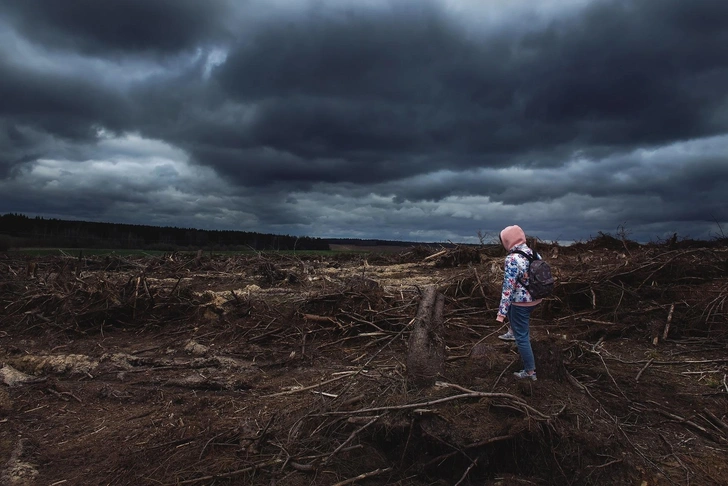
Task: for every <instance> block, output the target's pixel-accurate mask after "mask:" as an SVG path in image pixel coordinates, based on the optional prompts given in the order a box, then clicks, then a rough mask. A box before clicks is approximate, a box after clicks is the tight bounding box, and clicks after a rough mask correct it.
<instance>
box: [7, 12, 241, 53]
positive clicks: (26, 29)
mask: <svg viewBox="0 0 728 486" xmlns="http://www.w3.org/2000/svg"><path fill="white" fill-rule="evenodd" d="M227 7H228V2H227V1H226V0H206V1H198V0H116V1H114V0H111V1H96V0H70V1H46V0H22V1H15V0H2V1H0V9H1V11H2V12H3V13H4V14H5V15H7V16H8V17H9V18H10V20H11V22H13V23H14V25H15V26H16V27H17V28H18V30H19V31H20V32H21V33H22V34H23V35H25V36H26V37H28V38H32V39H34V41H36V42H40V43H42V44H44V45H47V46H48V47H52V48H64V49H72V50H78V51H80V52H84V53H90V54H94V55H108V54H109V53H111V54H120V53H122V54H123V53H150V54H151V53H162V54H169V53H176V52H177V51H180V50H185V49H195V48H197V47H198V46H199V44H200V43H201V42H202V43H205V42H207V41H209V40H211V39H214V38H221V37H223V35H222V32H220V30H221V27H222V26H223V23H222V20H223V19H224V18H225V17H224V15H225V9H226V8H227Z"/></svg>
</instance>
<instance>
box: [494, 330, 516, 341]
mask: <svg viewBox="0 0 728 486" xmlns="http://www.w3.org/2000/svg"><path fill="white" fill-rule="evenodd" d="M498 339H500V340H501V341H515V340H516V337H515V336H514V335H513V332H512V331H511V330H508V332H507V333H505V334H501V335H500V336H498Z"/></svg>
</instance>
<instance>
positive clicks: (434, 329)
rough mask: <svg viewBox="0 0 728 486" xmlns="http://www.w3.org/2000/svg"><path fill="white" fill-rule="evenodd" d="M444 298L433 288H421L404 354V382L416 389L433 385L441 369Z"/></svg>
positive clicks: (443, 366) (443, 339)
mask: <svg viewBox="0 0 728 486" xmlns="http://www.w3.org/2000/svg"><path fill="white" fill-rule="evenodd" d="M444 306H445V296H444V295H443V294H442V293H440V292H438V291H437V288H436V287H435V286H434V285H430V286H427V287H425V290H424V291H423V293H422V299H421V300H420V305H419V307H418V309H417V315H416V317H415V322H414V328H413V330H412V333H411V334H410V338H409V345H408V351H407V380H408V382H410V383H411V384H413V385H414V386H416V387H428V386H432V385H434V384H435V380H436V379H437V376H438V375H440V374H442V372H443V371H444V368H445V338H444V334H445V325H444V321H443V318H442V312H443V308H444Z"/></svg>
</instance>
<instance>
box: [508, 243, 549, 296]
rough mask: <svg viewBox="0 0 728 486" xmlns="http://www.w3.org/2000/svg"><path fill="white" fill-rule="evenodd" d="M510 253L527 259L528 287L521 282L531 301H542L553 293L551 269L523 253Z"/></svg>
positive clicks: (539, 260) (546, 264)
mask: <svg viewBox="0 0 728 486" xmlns="http://www.w3.org/2000/svg"><path fill="white" fill-rule="evenodd" d="M511 253H519V254H521V255H523V256H525V257H526V258H528V285H526V284H524V283H523V282H521V280H520V279H519V280H518V281H519V283H520V284H521V285H523V286H524V287H525V288H526V290H528V293H529V294H531V298H532V299H543V298H544V297H548V296H549V295H551V294H552V293H553V291H554V277H553V275H551V267H550V266H549V264H548V263H546V262H545V261H543V260H542V259H541V258H540V257H539V258H536V257H533V256H531V255H529V254H528V253H526V252H525V251H521V250H513V251H512V252H511Z"/></svg>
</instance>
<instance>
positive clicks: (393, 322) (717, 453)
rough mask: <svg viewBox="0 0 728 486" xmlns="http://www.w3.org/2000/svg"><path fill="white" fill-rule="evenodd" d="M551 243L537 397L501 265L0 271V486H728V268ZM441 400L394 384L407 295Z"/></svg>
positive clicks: (19, 265) (689, 248)
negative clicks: (551, 290)
mask: <svg viewBox="0 0 728 486" xmlns="http://www.w3.org/2000/svg"><path fill="white" fill-rule="evenodd" d="M672 243H673V244H672V245H669V244H665V245H650V246H639V245H632V244H627V242H622V241H618V240H614V239H610V238H607V237H600V238H598V239H596V240H593V241H590V242H588V243H584V244H578V245H574V246H572V247H568V248H567V247H558V246H551V245H543V244H542V245H541V247H540V248H539V250H540V251H541V253H542V254H543V255H544V256H545V257H546V258H547V260H548V261H549V262H550V263H551V264H552V267H553V268H554V272H555V274H556V275H557V278H558V285H557V288H556V291H555V294H554V295H553V296H552V297H550V298H548V299H547V300H546V301H545V302H544V303H543V304H542V305H541V306H539V308H538V309H537V310H536V311H535V312H534V315H533V319H532V342H533V347H534V352H535V355H536V363H537V368H538V381H536V382H530V381H529V382H522V381H518V380H516V379H515V378H514V377H513V376H512V372H513V371H517V370H519V369H520V360H519V357H518V353H517V350H516V348H515V345H514V344H512V343H508V342H502V341H500V340H498V338H497V335H498V334H499V333H501V332H503V330H504V329H503V328H502V327H500V325H499V324H498V323H497V322H496V321H495V316H496V309H497V305H498V299H499V295H500V290H499V287H500V281H501V277H502V270H501V265H502V259H503V253H502V252H501V251H499V249H497V248H491V247H483V248H481V249H475V250H474V249H473V248H455V249H449V250H447V251H445V252H440V253H441V254H440V255H439V256H437V257H436V258H428V257H431V255H432V254H434V253H436V251H435V249H432V248H428V249H423V248H409V249H405V250H403V251H400V252H396V253H392V252H390V253H381V254H379V253H371V254H365V255H362V254H357V255H348V256H347V255H341V256H332V257H327V258H324V257H320V256H319V257H306V256H300V257H295V256H282V255H274V254H257V255H252V256H244V257H243V256H240V257H227V256H226V257H222V256H215V255H210V254H207V253H205V254H198V255H197V256H196V257H195V256H184V255H179V254H168V255H165V256H164V257H159V258H152V257H148V258H142V257H139V258H115V257H106V258H102V257H94V258H83V257H71V256H64V255H62V256H57V257H43V258H36V259H32V260H31V259H27V258H25V257H21V256H17V255H14V254H12V253H9V254H0V322H1V324H0V381H2V383H0V483H2V484H8V485H61V484H63V485H95V484H98V485H101V484H104V485H147V484H148V485H160V484H162V485H167V484H169V485H181V484H199V485H212V484H216V485H224V484H251V485H279V486H284V485H291V486H293V485H296V486H298V485H334V484H337V485H342V486H343V485H345V484H359V485H385V484H387V485H392V484H397V485H417V486H419V485H436V484H437V485H439V484H441V485H474V484H478V485H511V484H529V485H547V484H559V485H582V484H631V485H640V486H647V485H663V484H664V485H668V484H677V485H689V484H694V485H722V484H728V479H727V478H728V461H726V459H727V458H728V453H727V452H728V384H727V383H726V375H727V374H728V352H727V351H728V326H727V323H726V308H725V303H726V298H727V297H728V277H727V275H728V250H727V249H726V247H725V245H724V244H723V245H715V244H712V245H710V244H707V243H706V244H702V243H695V242H693V243H691V244H684V245H682V246H680V245H675V244H674V243H675V242H672ZM427 285H436V286H437V287H438V290H439V291H440V292H442V293H443V294H444V295H445V297H446V300H445V308H444V319H445V333H446V335H445V341H446V358H445V367H444V370H443V372H442V376H440V377H438V378H439V379H438V381H437V382H436V384H435V386H432V387H426V388H417V387H415V386H414V385H413V384H412V383H409V382H408V379H407V369H406V362H407V342H408V337H409V334H410V332H411V329H412V320H413V318H414V316H415V315H416V313H417V308H418V303H419V301H420V296H421V291H422V289H423V288H424V287H425V286H427Z"/></svg>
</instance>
